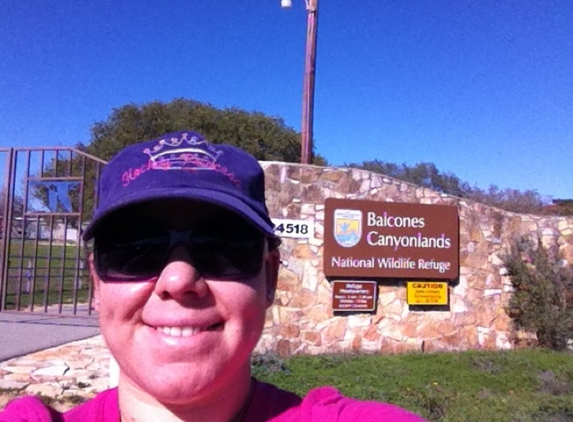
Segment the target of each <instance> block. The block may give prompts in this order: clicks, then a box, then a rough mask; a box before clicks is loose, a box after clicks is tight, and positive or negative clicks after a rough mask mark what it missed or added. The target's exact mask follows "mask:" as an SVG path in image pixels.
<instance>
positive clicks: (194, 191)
mask: <svg viewBox="0 0 573 422" xmlns="http://www.w3.org/2000/svg"><path fill="white" fill-rule="evenodd" d="M162 199H182V200H190V201H201V202H205V203H209V204H214V205H218V206H220V207H222V208H225V209H227V210H229V211H232V212H235V213H237V214H238V215H240V216H241V217H243V218H244V219H245V220H247V221H249V222H251V223H252V224H253V225H255V226H256V227H257V228H258V229H259V230H260V231H261V232H263V233H264V234H265V235H266V236H268V237H276V235H275V234H274V231H273V225H272V222H271V221H270V219H269V221H267V220H265V219H264V218H263V217H261V216H260V215H259V214H258V213H257V212H256V211H254V210H253V209H252V208H251V207H250V206H249V205H248V204H246V203H245V202H243V201H241V200H240V199H238V198H236V197H234V196H232V195H229V194H226V193H224V192H221V191H214V190H209V189H198V188H189V187H184V188H172V189H170V190H169V193H165V188H164V187H161V188H158V189H146V190H143V191H138V192H137V193H136V194H134V195H127V196H125V197H123V198H122V199H121V200H120V201H118V202H116V203H115V204H114V205H113V206H111V207H107V208H106V210H105V211H104V212H102V213H100V214H97V213H96V215H94V218H93V219H92V221H91V222H90V224H89V225H88V226H87V228H86V230H85V232H84V233H83V235H82V238H83V240H84V241H88V240H90V239H92V238H93V237H94V233H95V231H96V230H97V228H98V226H99V225H100V224H101V222H102V221H103V220H105V219H106V218H107V217H109V216H110V215H111V214H113V213H114V212H115V211H118V210H120V209H122V208H125V207H127V206H130V205H136V204H142V203H145V202H150V201H157V200H162Z"/></svg>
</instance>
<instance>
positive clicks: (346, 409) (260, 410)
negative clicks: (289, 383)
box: [0, 381, 424, 422]
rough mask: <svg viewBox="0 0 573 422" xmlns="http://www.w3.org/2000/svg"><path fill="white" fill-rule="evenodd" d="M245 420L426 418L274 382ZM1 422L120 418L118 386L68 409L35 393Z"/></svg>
mask: <svg viewBox="0 0 573 422" xmlns="http://www.w3.org/2000/svg"><path fill="white" fill-rule="evenodd" d="M244 420H245V422H295V421H296V422H354V421H360V422H374V421H376V422H380V421H388V422H424V419H422V418H420V417H419V416H417V415H415V414H413V413H410V412H408V411H406V410H404V409H401V408H399V407H396V406H392V405H389V404H385V403H378V402H373V401H361V400H356V399H351V398H347V397H344V396H343V395H341V394H340V393H339V392H338V391H337V390H336V389H334V388H331V387H320V388H316V389H314V390H311V391H310V392H309V393H308V394H307V395H306V397H305V398H304V399H301V398H300V397H298V396H296V395H295V394H293V393H290V392H288V391H284V390H280V389H278V388H276V387H275V386H273V385H271V384H266V383H263V382H260V381H257V382H256V383H255V391H254V393H253V398H252V400H251V403H250V404H249V407H248V408H247V412H246V414H245V419H244ZM0 422H120V416H119V404H118V395H117V389H111V390H106V391H104V392H102V393H100V394H98V395H97V396H96V397H95V398H93V399H92V400H90V401H88V402H86V403H83V404H82V405H80V406H78V407H76V408H74V409H72V410H70V411H68V412H65V413H59V412H56V411H55V410H53V409H51V408H49V407H46V406H45V405H44V404H43V403H42V402H41V401H40V400H39V399H37V398H35V397H25V398H21V399H17V400H14V401H13V402H11V403H9V404H8V406H6V409H5V410H4V411H2V412H0Z"/></svg>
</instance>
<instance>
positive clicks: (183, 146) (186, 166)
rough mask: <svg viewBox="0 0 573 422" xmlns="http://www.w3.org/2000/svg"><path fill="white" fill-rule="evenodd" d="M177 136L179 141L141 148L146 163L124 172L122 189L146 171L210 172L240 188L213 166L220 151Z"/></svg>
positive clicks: (232, 176) (227, 173) (186, 136)
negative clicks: (145, 157) (224, 177)
mask: <svg viewBox="0 0 573 422" xmlns="http://www.w3.org/2000/svg"><path fill="white" fill-rule="evenodd" d="M181 135H182V136H181V138H169V139H161V140H159V141H158V143H157V145H156V146H154V147H152V148H145V149H144V150H143V152H144V153H145V154H147V155H148V156H149V160H148V161H147V163H145V164H143V165H142V166H141V167H137V168H129V169H128V170H126V171H125V172H124V173H123V174H122V176H121V180H122V182H123V186H124V187H125V186H128V185H129V184H130V183H131V182H132V181H134V180H135V179H137V178H138V177H139V176H141V175H142V174H144V173H146V172H147V171H149V170H179V171H201V170H210V171H216V172H218V173H220V174H222V175H224V176H226V177H227V178H228V179H229V180H230V181H231V182H233V183H234V184H235V185H237V186H240V185H241V181H240V180H239V179H237V178H236V176H235V174H234V173H232V172H231V171H229V169H228V168H227V167H224V166H222V165H220V164H218V163H217V161H218V159H219V157H220V156H221V155H223V154H224V152H223V151H222V150H220V149H218V148H216V147H215V146H214V145H212V144H210V143H208V142H207V141H204V140H201V139H199V138H197V137H196V136H191V137H189V134H188V133H182V134H181Z"/></svg>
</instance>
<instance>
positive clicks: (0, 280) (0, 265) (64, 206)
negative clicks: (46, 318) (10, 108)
mask: <svg viewBox="0 0 573 422" xmlns="http://www.w3.org/2000/svg"><path fill="white" fill-rule="evenodd" d="M105 163H106V162H105V161H103V160H100V159H99V158H97V157H93V156H91V155H88V154H86V153H84V152H82V151H79V150H77V149H73V148H63V147H58V148H5V149H0V176H1V175H2V174H3V175H4V183H3V185H2V187H1V190H0V213H1V215H0V219H1V220H0V312H9V311H19V312H22V311H24V312H43V313H50V314H61V315H76V316H89V315H91V314H92V287H91V282H90V278H89V268H88V265H87V262H86V257H87V254H88V253H89V252H88V251H87V248H86V245H84V243H83V242H82V240H81V234H82V231H83V228H84V227H85V226H86V222H87V221H89V219H90V218H91V216H92V214H93V210H94V205H95V204H96V203H97V185H98V180H99V177H100V173H101V170H102V168H103V166H104V164H105Z"/></svg>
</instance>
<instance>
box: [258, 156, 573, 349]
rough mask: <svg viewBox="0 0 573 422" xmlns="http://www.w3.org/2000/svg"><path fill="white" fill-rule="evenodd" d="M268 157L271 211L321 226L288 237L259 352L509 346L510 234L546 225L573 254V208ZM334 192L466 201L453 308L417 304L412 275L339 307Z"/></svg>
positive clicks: (554, 241) (545, 235) (541, 230)
mask: <svg viewBox="0 0 573 422" xmlns="http://www.w3.org/2000/svg"><path fill="white" fill-rule="evenodd" d="M261 165H262V166H263V168H264V169H265V174H266V183H267V203H268V205H269V211H270V213H271V216H272V217H273V218H289V219H302V220H311V221H314V227H315V233H314V236H313V237H311V238H310V239H283V244H282V246H281V255H282V261H283V265H282V266H281V269H280V274H279V284H278V289H277V293H276V299H275V304H274V306H273V307H271V309H269V311H268V313H267V320H266V326H265V330H264V333H263V336H262V338H261V341H260V342H259V345H258V347H257V350H258V351H259V352H264V351H272V352H275V353H279V354H281V355H291V354H297V353H307V354H318V353H336V352H354V351H363V352H380V353H402V352H406V351H438V350H444V351H445V350H467V349H509V348H512V347H514V344H515V337H516V333H515V332H514V330H513V329H512V325H511V320H510V318H509V317H508V316H507V314H506V313H505V311H504V307H505V305H506V304H507V302H508V298H509V296H510V294H511V284H510V282H509V280H508V277H507V276H506V275H504V274H505V269H504V268H503V263H502V259H501V257H502V256H503V254H504V253H505V252H506V251H507V250H508V246H509V244H510V240H511V239H513V238H515V237H516V236H520V235H531V236H534V237H536V236H537V235H540V236H542V239H543V241H544V243H546V244H551V245H558V247H559V248H560V249H561V251H562V253H563V255H564V257H565V258H566V259H567V261H568V262H569V263H571V262H573V218H566V217H539V216H531V215H520V214H515V213H510V212H506V211H502V210H499V209H496V208H492V207H489V206H486V205H483V204H479V203H475V202H471V201H467V200H464V199H460V198H457V197H453V196H449V195H444V194H440V193H437V192H435V191H432V190H429V189H425V188H420V187H417V186H415V185H412V184H409V183H406V182H402V181H400V180H396V179H392V178H389V177H386V176H383V175H379V174H375V173H371V172H368V171H364V170H358V169H349V168H329V167H318V166H309V165H300V164H285V163H275V162H263V163H261ZM329 197H334V198H345V199H365V200H372V201H386V202H407V203H421V204H443V205H455V206H457V207H458V213H459V218H460V255H459V256H460V277H459V280H458V282H457V283H455V284H452V285H451V287H450V306H449V309H448V310H445V311H431V312H428V311H412V310H410V308H409V305H408V304H407V303H406V287H405V282H397V283H396V282H395V283H389V282H385V281H384V280H379V282H378V303H377V311H376V312H375V313H364V314H353V315H348V316H335V315H333V311H332V308H331V295H332V291H331V287H330V282H329V280H327V279H326V278H325V276H324V273H323V270H322V268H323V267H322V266H323V264H322V253H323V235H324V202H325V199H326V198H329Z"/></svg>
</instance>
